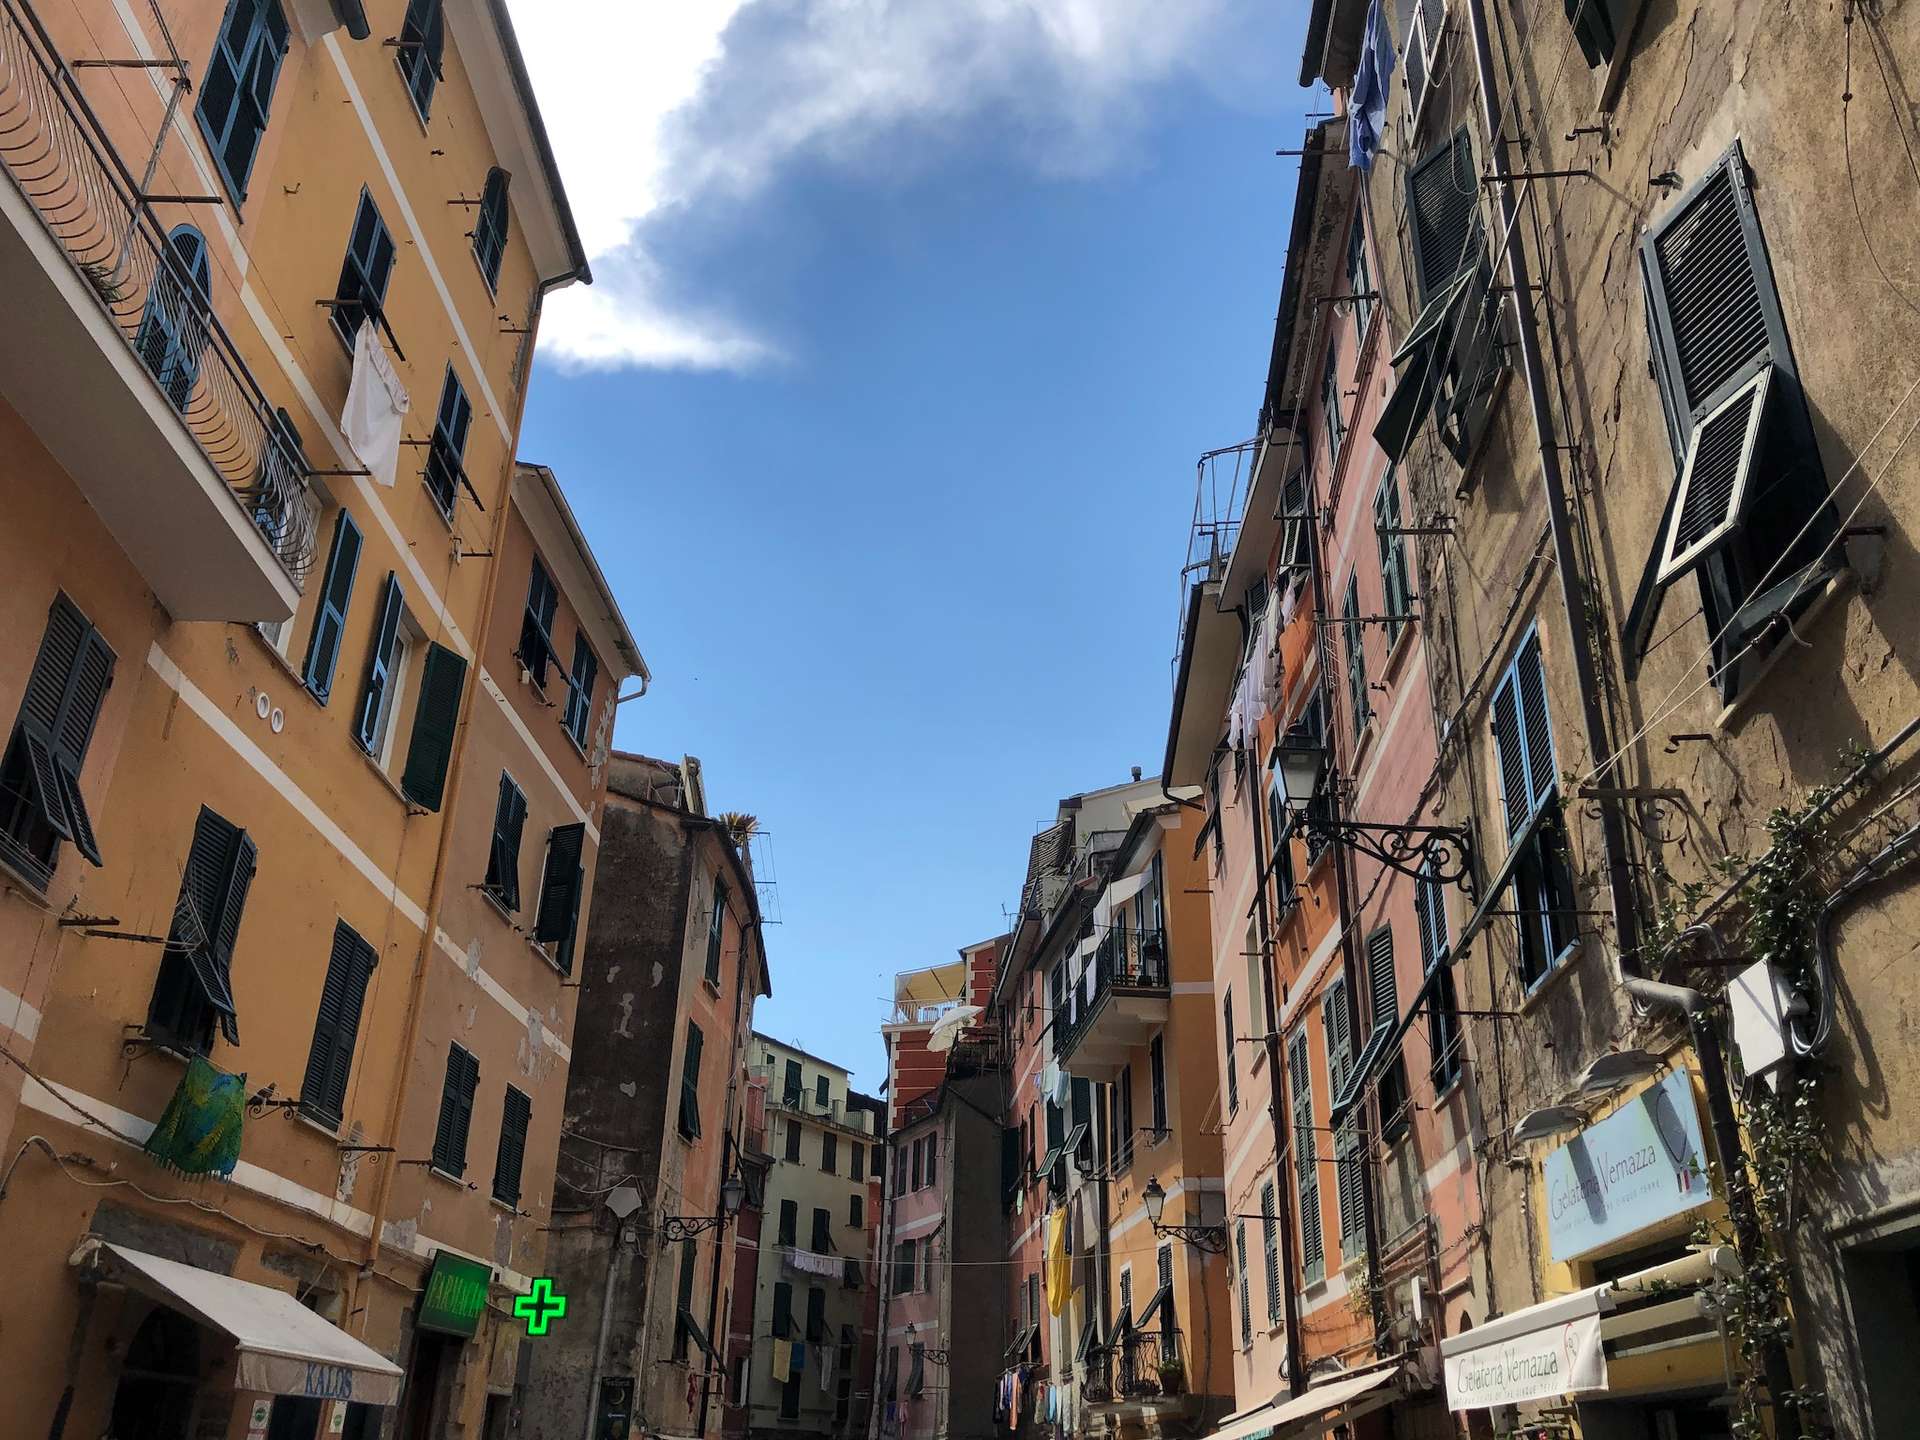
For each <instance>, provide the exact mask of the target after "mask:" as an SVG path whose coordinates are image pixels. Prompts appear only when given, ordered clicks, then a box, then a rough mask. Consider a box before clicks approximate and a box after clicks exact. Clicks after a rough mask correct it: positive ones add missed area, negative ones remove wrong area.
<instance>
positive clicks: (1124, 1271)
mask: <svg viewBox="0 0 1920 1440" xmlns="http://www.w3.org/2000/svg"><path fill="white" fill-rule="evenodd" d="M1132 1328H1133V1267H1132V1266H1131V1265H1123V1266H1121V1267H1120V1310H1119V1313H1118V1315H1116V1316H1115V1318H1114V1324H1113V1333H1114V1336H1115V1337H1116V1338H1118V1337H1119V1336H1121V1335H1124V1334H1126V1333H1127V1331H1129V1330H1131V1329H1132Z"/></svg>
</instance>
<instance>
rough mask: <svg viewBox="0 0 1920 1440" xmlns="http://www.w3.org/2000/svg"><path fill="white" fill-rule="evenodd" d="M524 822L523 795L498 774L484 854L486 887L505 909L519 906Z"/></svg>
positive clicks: (525, 813)
mask: <svg viewBox="0 0 1920 1440" xmlns="http://www.w3.org/2000/svg"><path fill="white" fill-rule="evenodd" d="M526 823H527V797H526V796H525V795H524V794H523V793H522V792H521V789H520V787H519V786H518V785H516V784H514V783H513V777H512V776H510V775H505V774H503V775H501V777H500V797H499V800H498V801H497V802H496V803H495V805H494V810H493V842H492V849H491V850H490V851H489V852H488V855H487V889H489V890H491V891H492V892H493V895H494V898H495V899H497V900H498V901H499V902H500V903H501V904H502V905H504V906H505V907H506V908H507V909H509V910H518V909H519V908H520V835H521V832H522V831H523V830H524V829H525V827H526Z"/></svg>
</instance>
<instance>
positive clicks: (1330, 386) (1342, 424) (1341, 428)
mask: <svg viewBox="0 0 1920 1440" xmlns="http://www.w3.org/2000/svg"><path fill="white" fill-rule="evenodd" d="M1320 411H1321V416H1320V424H1321V426H1322V428H1323V429H1324V430H1325V431H1326V436H1327V473H1328V474H1329V475H1332V474H1333V473H1334V471H1335V470H1336V468H1338V466H1339V464H1340V447H1341V445H1342V444H1343V443H1345V441H1346V438H1347V425H1346V421H1345V419H1344V418H1342V416H1341V414H1340V347H1339V346H1338V345H1335V344H1329V345H1328V346H1327V367H1326V369H1325V370H1324V371H1323V372H1322V373H1321V376H1320ZM1328 483H1329V484H1337V483H1338V482H1337V481H1329V482H1328Z"/></svg>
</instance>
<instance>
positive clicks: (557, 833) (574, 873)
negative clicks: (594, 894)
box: [533, 825, 587, 945]
mask: <svg viewBox="0 0 1920 1440" xmlns="http://www.w3.org/2000/svg"><path fill="white" fill-rule="evenodd" d="M586 843H587V827H586V826H585V825H556V826H554V827H553V831H552V833H551V834H550V835H549V836H548V837H547V863H546V868H545V869H544V870H543V871H542V872H541V876H540V908H539V910H538V911H537V912H536V913H535V916H534V922H533V938H534V939H535V940H538V941H539V942H540V943H541V944H543V945H545V944H550V943H552V942H554V941H560V940H565V939H566V938H567V937H568V935H570V934H571V933H572V931H573V922H574V919H575V918H576V917H577V916H578V915H579V913H580V884H581V877H582V874H583V871H582V869H581V865H580V854H581V852H582V851H583V850H584V849H585V848H586Z"/></svg>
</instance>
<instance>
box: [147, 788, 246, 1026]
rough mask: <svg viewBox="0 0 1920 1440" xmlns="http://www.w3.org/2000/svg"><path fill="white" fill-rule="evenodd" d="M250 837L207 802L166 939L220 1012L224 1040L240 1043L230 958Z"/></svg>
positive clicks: (243, 891)
mask: <svg viewBox="0 0 1920 1440" xmlns="http://www.w3.org/2000/svg"><path fill="white" fill-rule="evenodd" d="M254 858H255V856H254V848H253V842H252V841H251V840H249V839H248V838H247V835H246V832H245V831H243V830H242V829H240V827H239V826H237V825H235V824H234V823H233V822H232V821H230V820H228V819H226V818H225V817H224V816H222V815H219V814H216V813H215V812H214V811H212V810H210V809H208V808H207V807H206V806H204V805H203V806H201V807H200V814H199V816H198V817H197V818H196V819H195V820H194V826H193V844H192V846H191V847H189V849H188V851H187V862H186V867H185V873H184V875H183V876H182V877H181V882H180V908H179V913H178V914H176V917H175V920H174V924H173V927H172V930H171V932H170V934H169V936H168V944H169V945H170V946H174V947H177V949H178V951H179V952H180V953H184V954H185V956H186V959H187V964H188V966H189V968H190V969H191V970H192V971H193V978H194V982H195V984H197V985H198V986H199V988H200V993H201V994H202V995H203V996H204V997H205V998H206V1001H207V1004H208V1005H209V1006H211V1007H212V1008H213V1010H214V1011H215V1012H216V1013H217V1014H218V1015H219V1017H220V1028H221V1032H222V1033H223V1034H225V1035H226V1037H227V1041H228V1043H229V1044H235V1045H237V1044H239V1043H240V1042H239V1029H238V1026H237V1025H236V1024H235V1022H234V1005H233V989H232V984H231V979H230V963H231V960H232V955H233V941H234V939H235V937H236V936H237V935H238V933H239V928H240V912H241V910H243V909H244V908H245V906H246V899H247V889H248V887H249V886H250V885H251V884H252V881H253V866H254Z"/></svg>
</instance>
